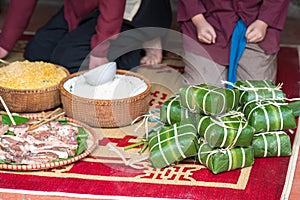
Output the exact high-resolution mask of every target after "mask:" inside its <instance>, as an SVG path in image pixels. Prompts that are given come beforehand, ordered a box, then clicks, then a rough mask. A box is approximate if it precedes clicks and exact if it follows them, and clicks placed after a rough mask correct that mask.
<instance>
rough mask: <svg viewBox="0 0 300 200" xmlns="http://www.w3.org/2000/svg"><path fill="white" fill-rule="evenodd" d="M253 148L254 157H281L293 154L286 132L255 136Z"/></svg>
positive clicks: (265, 133)
mask: <svg viewBox="0 0 300 200" xmlns="http://www.w3.org/2000/svg"><path fill="white" fill-rule="evenodd" d="M252 147H253V149H254V157H280V156H290V155H291V154H292V149H291V140H290V137H289V136H288V135H287V134H286V133H285V132H284V131H274V132H264V133H259V134H255V135H254V137H253V141H252Z"/></svg>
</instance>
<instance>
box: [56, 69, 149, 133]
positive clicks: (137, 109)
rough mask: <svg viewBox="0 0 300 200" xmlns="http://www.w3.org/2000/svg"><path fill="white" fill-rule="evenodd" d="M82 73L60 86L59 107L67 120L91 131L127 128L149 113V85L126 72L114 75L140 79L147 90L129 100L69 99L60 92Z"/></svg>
mask: <svg viewBox="0 0 300 200" xmlns="http://www.w3.org/2000/svg"><path fill="white" fill-rule="evenodd" d="M82 73H83V72H77V73H74V74H71V75H70V76H68V77H66V78H64V79H63V80H62V81H61V83H60V92H61V101H62V106H63V110H64V111H65V113H66V115H67V116H69V117H71V118H73V119H76V120H78V121H82V122H84V123H86V124H89V125H90V126H93V127H103V128H114V127H122V126H126V125H129V124H131V122H132V121H133V120H134V119H136V118H137V117H139V116H141V115H144V114H145V113H147V112H148V111H149V101H150V90H151V84H150V81H149V80H147V79H146V78H145V77H143V76H142V75H139V74H137V73H134V72H130V71H126V70H117V74H120V75H126V76H135V77H137V78H140V79H142V80H143V81H144V82H145V83H146V84H147V89H146V90H145V91H144V92H142V93H140V94H138V95H136V96H133V97H129V98H123V99H113V100H99V99H89V98H83V97H79V96H76V95H73V94H71V93H70V92H69V91H67V90H66V89H65V88H64V83H65V82H66V81H67V80H69V79H71V78H73V77H76V76H78V75H80V74H82Z"/></svg>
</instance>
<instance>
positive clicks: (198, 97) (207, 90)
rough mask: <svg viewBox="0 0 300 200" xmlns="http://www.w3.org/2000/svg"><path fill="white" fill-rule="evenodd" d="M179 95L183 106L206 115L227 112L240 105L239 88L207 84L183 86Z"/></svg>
mask: <svg viewBox="0 0 300 200" xmlns="http://www.w3.org/2000/svg"><path fill="white" fill-rule="evenodd" d="M179 96H180V103H181V106H182V107H184V108H187V109H189V110H190V111H191V112H193V113H200V114H205V115H218V114H222V113H226V112H229V111H231V110H234V109H235V108H236V107H237V106H238V105H239V102H238V101H239V90H237V89H228V88H221V87H216V86H212V85H207V84H199V85H193V86H187V87H183V88H181V89H180V92H179Z"/></svg>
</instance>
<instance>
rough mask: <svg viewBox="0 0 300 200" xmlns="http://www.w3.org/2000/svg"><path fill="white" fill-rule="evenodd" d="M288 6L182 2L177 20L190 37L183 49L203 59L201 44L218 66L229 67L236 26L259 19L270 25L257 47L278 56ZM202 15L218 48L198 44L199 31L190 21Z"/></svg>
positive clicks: (259, 1)
mask: <svg viewBox="0 0 300 200" xmlns="http://www.w3.org/2000/svg"><path fill="white" fill-rule="evenodd" d="M288 5H289V0H179V2H178V13H177V20H178V22H180V23H181V28H182V32H183V34H184V35H186V36H188V37H184V39H183V41H184V48H185V49H186V50H187V51H190V52H193V53H195V54H200V55H203V51H199V47H200V46H199V45H200V44H201V47H203V48H204V50H205V51H206V52H207V53H208V56H209V57H211V58H212V59H213V60H214V61H215V62H217V63H219V64H222V65H228V63H229V51H230V43H231V35H232V32H233V29H234V27H235V23H236V22H237V21H238V20H239V19H242V20H243V21H244V23H245V24H246V26H247V27H248V26H249V25H250V24H251V23H252V22H254V21H255V20H256V19H260V20H262V21H264V22H265V23H267V24H268V29H267V33H266V36H265V38H264V40H263V41H261V42H259V43H258V44H259V46H260V47H261V48H262V49H263V50H264V51H265V53H266V54H273V53H276V52H277V51H278V50H279V44H280V31H281V30H282V29H283V27H284V23H285V19H286V15H287V11H288ZM199 13H202V14H203V15H204V17H205V18H206V20H207V22H208V23H210V24H211V25H212V26H213V27H214V29H215V31H216V34H217V38H216V43H215V44H204V43H200V42H199V41H198V39H197V30H196V27H195V26H194V24H193V23H192V21H191V18H192V17H194V16H195V15H197V14H199ZM188 38H189V39H188ZM195 41H196V42H195ZM201 47H200V48H201Z"/></svg>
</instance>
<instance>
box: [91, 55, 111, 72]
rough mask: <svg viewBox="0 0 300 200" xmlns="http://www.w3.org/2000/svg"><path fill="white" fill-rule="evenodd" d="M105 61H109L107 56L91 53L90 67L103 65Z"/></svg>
mask: <svg viewBox="0 0 300 200" xmlns="http://www.w3.org/2000/svg"><path fill="white" fill-rule="evenodd" d="M105 63H108V59H107V58H106V57H96V56H92V55H90V64H89V69H93V68H95V67H98V66H100V65H103V64H105Z"/></svg>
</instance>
